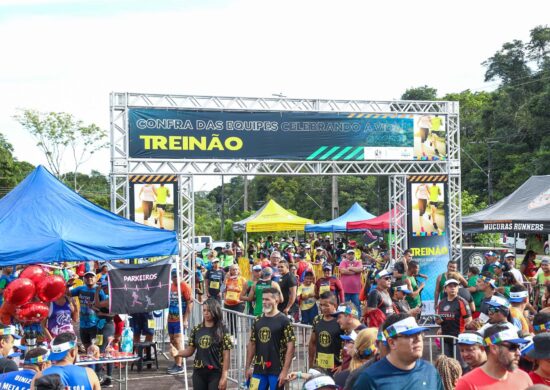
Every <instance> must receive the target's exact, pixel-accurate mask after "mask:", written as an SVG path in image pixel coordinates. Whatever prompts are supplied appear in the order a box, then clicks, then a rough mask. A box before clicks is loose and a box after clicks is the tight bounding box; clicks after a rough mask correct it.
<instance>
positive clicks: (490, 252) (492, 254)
mask: <svg viewBox="0 0 550 390" xmlns="http://www.w3.org/2000/svg"><path fill="white" fill-rule="evenodd" d="M496 255H497V254H496V253H495V252H493V251H489V252H485V254H484V256H485V257H493V256H496Z"/></svg>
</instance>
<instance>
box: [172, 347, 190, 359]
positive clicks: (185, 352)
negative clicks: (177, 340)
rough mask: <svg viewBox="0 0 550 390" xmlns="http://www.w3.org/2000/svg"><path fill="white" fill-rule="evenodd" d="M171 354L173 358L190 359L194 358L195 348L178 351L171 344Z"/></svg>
mask: <svg viewBox="0 0 550 390" xmlns="http://www.w3.org/2000/svg"><path fill="white" fill-rule="evenodd" d="M170 352H171V354H172V356H173V357H183V358H188V357H189V356H192V355H193V354H194V353H195V347H192V346H191V345H188V346H187V347H185V348H184V349H180V350H179V351H178V350H177V349H176V348H175V347H174V346H173V345H172V344H170Z"/></svg>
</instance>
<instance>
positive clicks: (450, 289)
mask: <svg viewBox="0 0 550 390" xmlns="http://www.w3.org/2000/svg"><path fill="white" fill-rule="evenodd" d="M459 285H460V283H459V281H458V280H456V279H447V281H446V282H445V285H444V290H445V294H446V296H445V297H443V299H441V301H439V304H438V306H437V308H436V313H437V315H438V316H439V317H438V318H437V320H436V322H437V324H438V325H440V326H441V328H440V329H439V331H438V334H442V335H445V336H453V337H458V335H459V334H460V333H463V332H464V330H465V329H466V325H467V324H468V323H469V322H470V321H471V320H472V313H471V311H470V306H469V305H468V302H466V300H465V299H464V298H462V297H460V296H459V295H458V286H459ZM443 346H444V348H443V353H444V354H445V355H447V356H448V357H458V356H459V354H458V352H457V351H456V346H455V345H454V340H453V339H451V338H445V339H444V341H443Z"/></svg>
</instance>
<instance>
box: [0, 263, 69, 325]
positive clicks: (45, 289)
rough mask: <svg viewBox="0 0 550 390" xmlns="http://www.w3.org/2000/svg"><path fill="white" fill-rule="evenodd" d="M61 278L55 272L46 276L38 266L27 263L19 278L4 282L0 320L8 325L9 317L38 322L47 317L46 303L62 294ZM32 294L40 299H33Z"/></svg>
mask: <svg viewBox="0 0 550 390" xmlns="http://www.w3.org/2000/svg"><path fill="white" fill-rule="evenodd" d="M65 289H66V287H65V280H64V279H63V277H61V276H59V275H48V273H47V272H46V271H44V269H43V268H42V267H40V266H37V265H31V266H29V267H27V268H25V269H24V270H23V272H21V274H20V275H19V278H17V279H15V280H14V281H13V282H11V283H10V284H8V286H7V287H6V289H5V290H4V304H3V305H2V308H1V309H0V322H2V323H4V324H6V325H8V324H9V323H10V321H11V318H10V317H11V316H12V315H15V318H16V319H17V320H19V321H20V322H22V323H27V324H28V323H33V322H40V321H42V320H43V319H44V318H46V317H47V316H48V312H49V305H48V304H47V303H48V302H52V301H55V300H57V299H59V298H61V297H62V296H63V294H65ZM35 295H36V297H37V298H38V299H39V300H40V301H42V302H39V301H37V300H34V301H33V298H34V297H35Z"/></svg>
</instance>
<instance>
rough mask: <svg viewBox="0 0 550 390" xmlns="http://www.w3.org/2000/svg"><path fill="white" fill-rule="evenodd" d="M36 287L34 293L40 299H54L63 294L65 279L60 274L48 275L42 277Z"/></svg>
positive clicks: (46, 300) (48, 300)
mask: <svg viewBox="0 0 550 390" xmlns="http://www.w3.org/2000/svg"><path fill="white" fill-rule="evenodd" d="M36 287H37V291H38V292H37V294H36V295H38V298H40V300H41V301H44V302H51V301H55V300H57V299H59V298H61V297H62V296H63V294H65V279H63V277H62V276H60V275H50V276H47V277H45V278H44V279H42V280H41V281H40V282H39V283H38V284H37V286H36Z"/></svg>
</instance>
